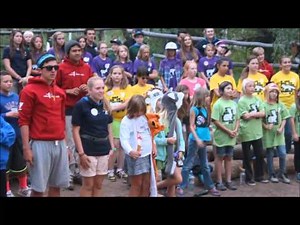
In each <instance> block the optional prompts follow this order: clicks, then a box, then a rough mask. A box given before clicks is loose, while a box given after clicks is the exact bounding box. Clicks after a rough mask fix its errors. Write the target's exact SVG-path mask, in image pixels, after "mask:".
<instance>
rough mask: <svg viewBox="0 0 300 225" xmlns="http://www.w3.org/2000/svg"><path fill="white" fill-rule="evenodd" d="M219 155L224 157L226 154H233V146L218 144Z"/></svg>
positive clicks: (230, 155)
mask: <svg viewBox="0 0 300 225" xmlns="http://www.w3.org/2000/svg"><path fill="white" fill-rule="evenodd" d="M216 151H217V156H219V157H224V156H229V157H232V156H233V146H223V147H218V146H216Z"/></svg>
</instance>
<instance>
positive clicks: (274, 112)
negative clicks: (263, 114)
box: [267, 109, 278, 125]
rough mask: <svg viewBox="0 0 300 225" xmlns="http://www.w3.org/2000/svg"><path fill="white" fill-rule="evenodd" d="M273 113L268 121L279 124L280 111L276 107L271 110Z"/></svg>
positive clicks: (268, 117)
mask: <svg viewBox="0 0 300 225" xmlns="http://www.w3.org/2000/svg"><path fill="white" fill-rule="evenodd" d="M270 113H271V115H268V116H267V123H268V124H274V125H278V112H277V111H276V110H275V109H272V110H271V111H270Z"/></svg>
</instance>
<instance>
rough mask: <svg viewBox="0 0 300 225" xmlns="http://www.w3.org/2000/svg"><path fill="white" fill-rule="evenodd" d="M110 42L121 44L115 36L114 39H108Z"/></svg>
mask: <svg viewBox="0 0 300 225" xmlns="http://www.w3.org/2000/svg"><path fill="white" fill-rule="evenodd" d="M110 43H112V44H113V43H114V44H117V45H121V44H122V42H121V41H120V40H119V39H117V38H115V39H112V40H111V41H110Z"/></svg>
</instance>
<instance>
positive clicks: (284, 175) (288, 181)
mask: <svg viewBox="0 0 300 225" xmlns="http://www.w3.org/2000/svg"><path fill="white" fill-rule="evenodd" d="M280 180H281V182H282V183H285V184H290V183H291V181H290V179H289V178H288V177H287V175H286V174H282V175H281V176H280Z"/></svg>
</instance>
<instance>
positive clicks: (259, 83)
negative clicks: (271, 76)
mask: <svg viewBox="0 0 300 225" xmlns="http://www.w3.org/2000/svg"><path fill="white" fill-rule="evenodd" d="M247 78H249V79H251V80H254V89H255V92H254V93H253V95H254V96H257V97H259V98H260V99H261V100H262V101H264V100H265V94H264V88H265V86H266V84H267V83H268V82H269V80H268V78H267V77H266V76H265V75H264V74H262V73H258V72H257V73H255V74H249V75H248V77H247ZM242 89H243V85H242V80H241V79H239V82H238V85H237V91H238V92H240V93H241V94H242V93H243V91H242Z"/></svg>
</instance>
